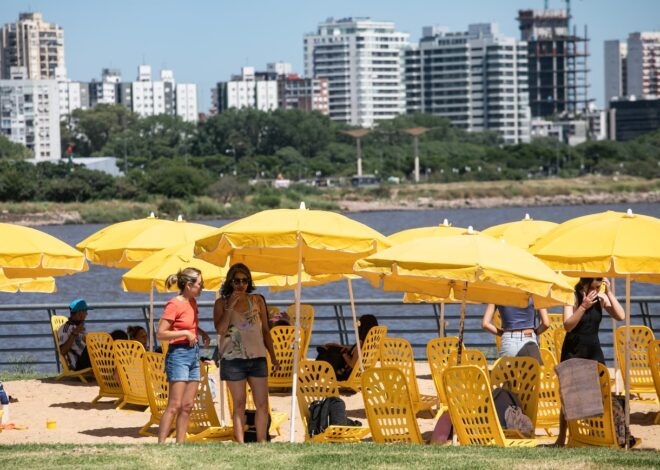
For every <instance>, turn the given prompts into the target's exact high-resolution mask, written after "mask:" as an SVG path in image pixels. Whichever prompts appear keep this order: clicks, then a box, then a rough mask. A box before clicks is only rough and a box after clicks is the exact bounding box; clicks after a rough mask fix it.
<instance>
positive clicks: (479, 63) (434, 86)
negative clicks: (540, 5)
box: [406, 24, 531, 144]
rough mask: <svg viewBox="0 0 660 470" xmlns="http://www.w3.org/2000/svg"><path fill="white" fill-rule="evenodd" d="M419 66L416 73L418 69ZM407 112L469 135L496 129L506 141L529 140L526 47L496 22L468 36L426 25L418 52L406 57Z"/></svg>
mask: <svg viewBox="0 0 660 470" xmlns="http://www.w3.org/2000/svg"><path fill="white" fill-rule="evenodd" d="M417 68H418V69H417ZM406 76H409V77H414V78H415V80H416V81H417V83H416V84H415V86H412V87H409V90H408V96H409V99H408V103H409V105H411V106H412V108H413V109H411V112H415V111H421V112H424V113H430V114H435V115H438V116H444V117H446V118H448V119H450V120H451V122H452V124H453V125H455V126H456V127H459V128H462V129H465V130H467V131H475V132H478V131H486V130H488V131H496V132H498V133H499V134H500V135H501V136H502V138H503V139H504V141H505V142H506V143H510V144H516V143H520V142H529V138H530V114H531V113H530V107H529V91H528V84H527V43H525V42H523V41H517V40H516V39H514V38H510V37H505V36H502V35H501V34H499V32H498V28H497V25H495V24H473V25H470V26H469V27H468V31H466V32H455V33H450V32H448V31H447V30H446V28H439V27H425V28H424V29H423V37H422V39H421V40H420V43H419V52H417V51H416V50H409V52H408V53H407V70H406Z"/></svg>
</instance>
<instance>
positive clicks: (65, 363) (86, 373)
mask: <svg viewBox="0 0 660 470" xmlns="http://www.w3.org/2000/svg"><path fill="white" fill-rule="evenodd" d="M67 320H68V318H67V317H65V316H63V315H53V316H52V317H51V319H50V326H51V329H52V330H53V339H54V340H55V350H56V351H57V355H58V356H59V358H60V365H61V367H62V372H60V373H59V375H58V376H57V377H55V380H60V379H63V378H65V377H75V378H76V379H80V381H81V382H83V383H87V377H93V376H94V370H92V368H91V367H88V368H86V369H82V370H73V369H71V368H70V367H69V360H68V359H67V357H66V355H65V354H62V352H61V351H60V340H59V337H58V336H57V331H58V330H59V329H60V327H61V326H62V325H64V324H65V323H66V322H67Z"/></svg>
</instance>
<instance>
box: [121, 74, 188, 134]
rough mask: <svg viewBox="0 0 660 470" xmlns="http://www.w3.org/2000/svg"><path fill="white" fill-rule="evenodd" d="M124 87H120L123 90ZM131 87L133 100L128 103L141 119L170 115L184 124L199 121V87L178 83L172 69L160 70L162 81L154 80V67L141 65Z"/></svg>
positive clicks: (131, 98)
mask: <svg viewBox="0 0 660 470" xmlns="http://www.w3.org/2000/svg"><path fill="white" fill-rule="evenodd" d="M121 85H123V84H118V86H119V87H120V88H121ZM124 88H125V87H124ZM130 88H131V90H130V94H131V97H130V100H128V99H127V100H126V103H125V104H126V105H128V104H129V102H130V107H131V109H132V110H133V112H135V113H137V114H139V115H140V116H142V117H146V116H155V115H158V114H169V115H173V116H180V117H181V118H182V119H183V120H184V121H189V122H195V121H197V85H195V84H194V83H176V80H175V79H174V72H172V71H171V70H166V69H164V70H161V72H160V80H152V77H151V66H150V65H140V66H139V67H138V77H137V81H135V82H132V84H131V87H130ZM120 94H122V95H123V94H126V91H123V92H120Z"/></svg>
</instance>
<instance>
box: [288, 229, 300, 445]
mask: <svg viewBox="0 0 660 470" xmlns="http://www.w3.org/2000/svg"><path fill="white" fill-rule="evenodd" d="M302 250H303V246H302V237H301V236H300V233H298V283H297V284H296V325H295V330H294V334H293V374H292V375H293V377H292V382H291V413H290V415H289V416H291V427H290V429H289V442H295V432H296V392H297V390H298V338H299V337H300V298H301V293H302Z"/></svg>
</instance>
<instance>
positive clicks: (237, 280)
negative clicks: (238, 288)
mask: <svg viewBox="0 0 660 470" xmlns="http://www.w3.org/2000/svg"><path fill="white" fill-rule="evenodd" d="M231 282H232V284H236V285H238V284H245V285H248V284H249V283H250V280H249V279H248V278H246V277H235V278H234V279H232V280H231Z"/></svg>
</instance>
